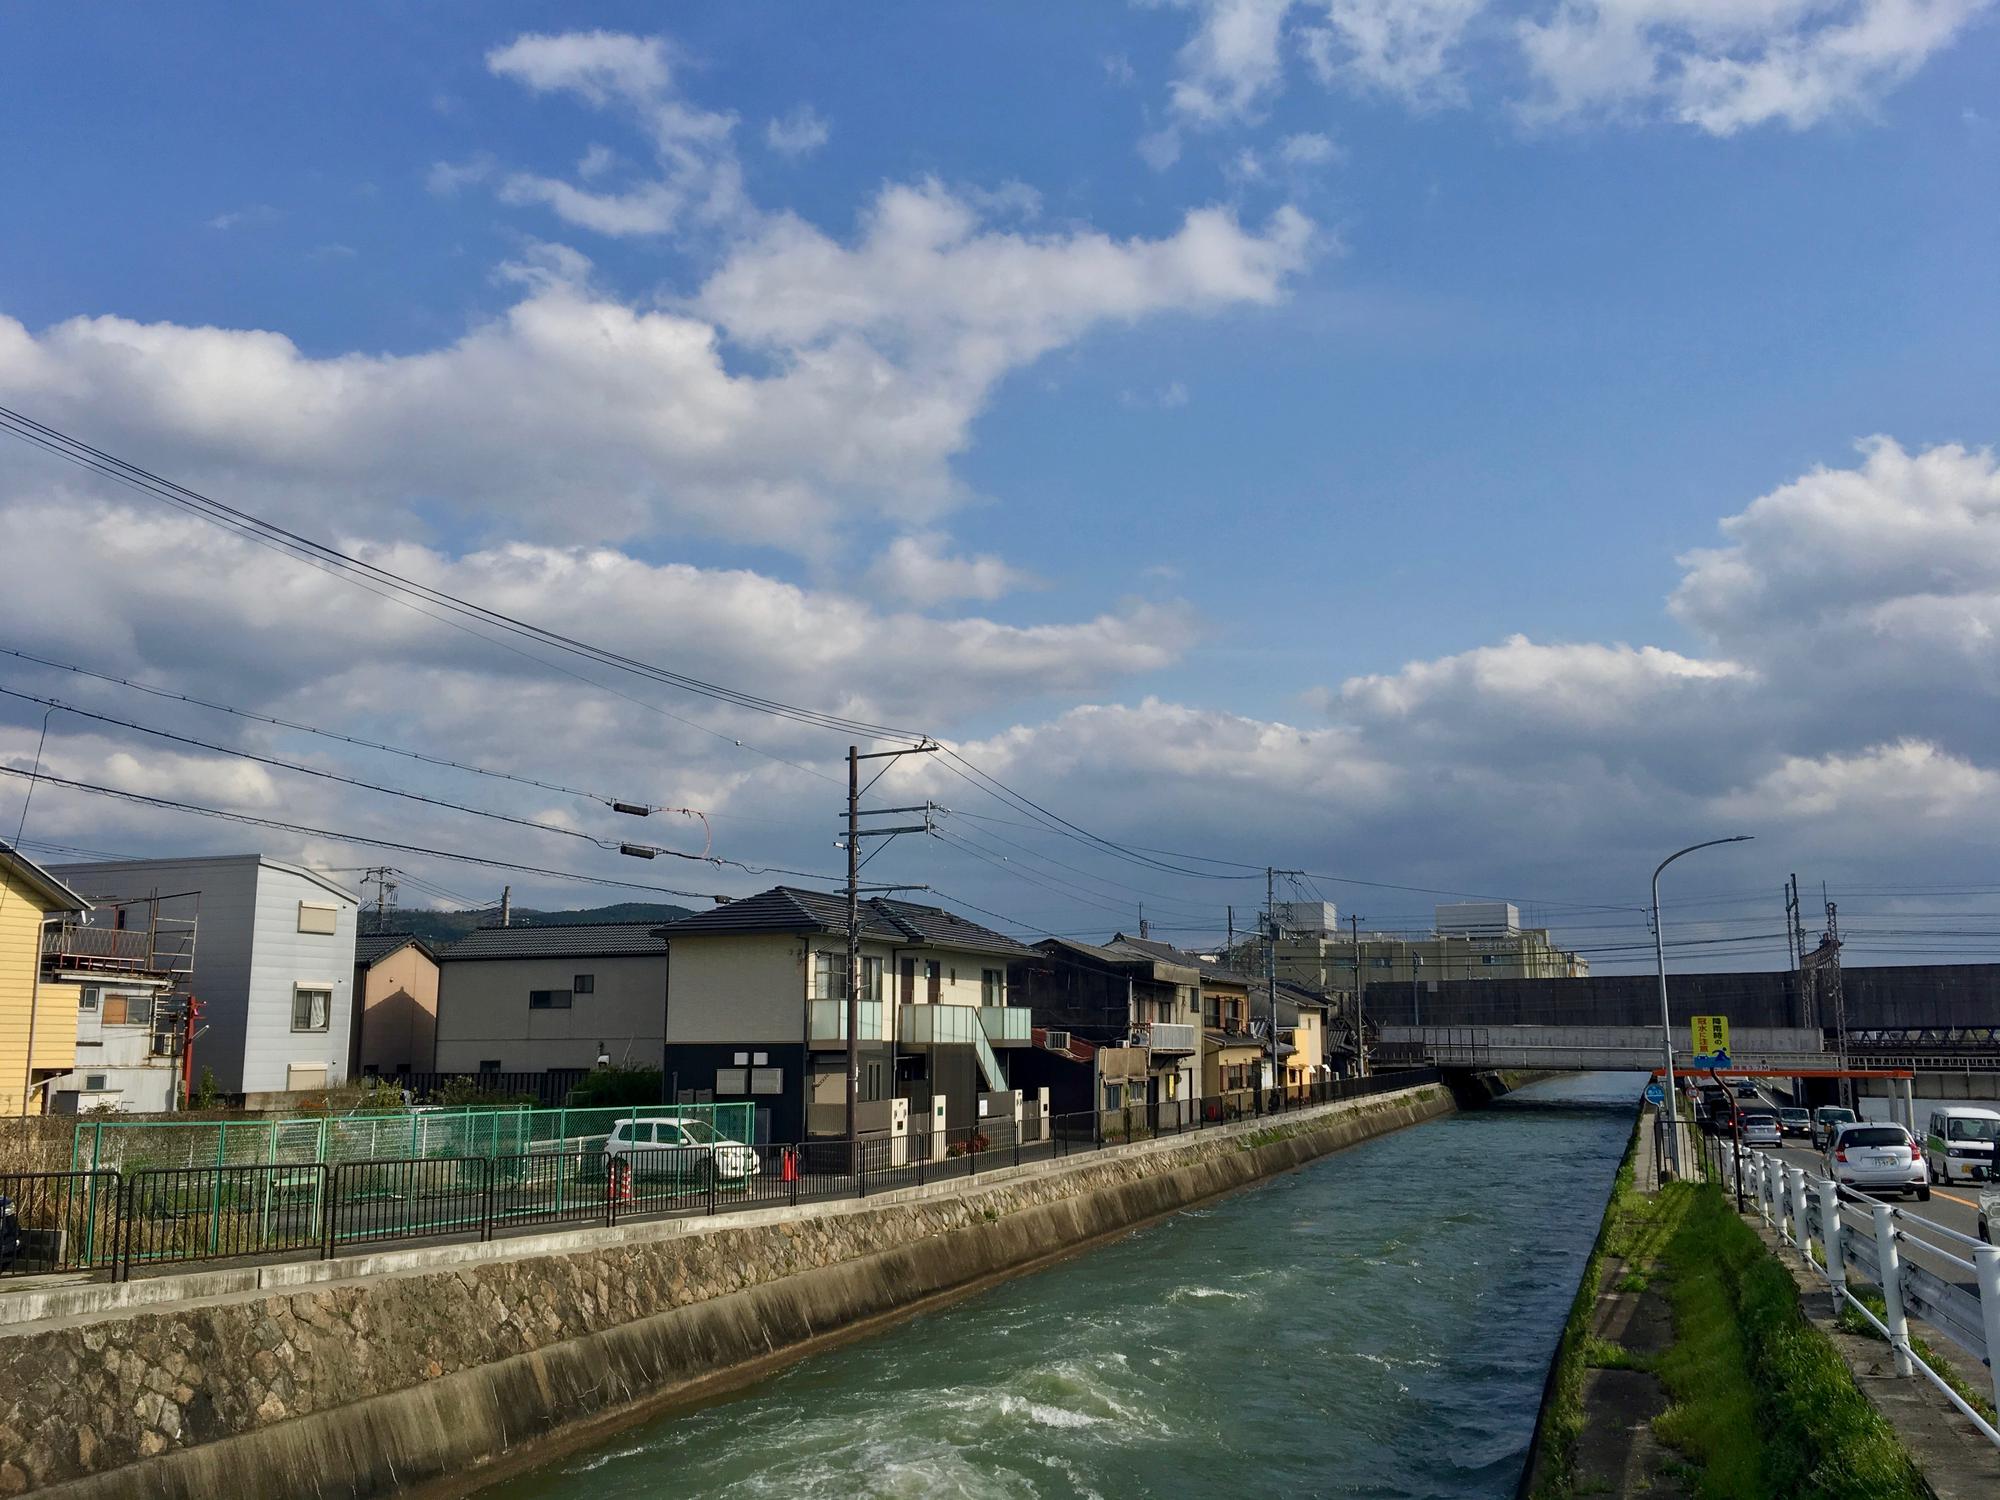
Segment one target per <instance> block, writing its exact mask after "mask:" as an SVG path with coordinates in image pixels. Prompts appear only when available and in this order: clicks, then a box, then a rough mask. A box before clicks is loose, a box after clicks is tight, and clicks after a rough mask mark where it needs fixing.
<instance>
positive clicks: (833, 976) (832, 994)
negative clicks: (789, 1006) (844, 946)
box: [812, 948, 847, 1000]
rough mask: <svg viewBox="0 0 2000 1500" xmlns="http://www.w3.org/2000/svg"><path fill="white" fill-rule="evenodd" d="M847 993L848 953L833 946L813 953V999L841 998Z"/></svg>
mask: <svg viewBox="0 0 2000 1500" xmlns="http://www.w3.org/2000/svg"><path fill="white" fill-rule="evenodd" d="M846 995H847V955H846V954H845V953H838V952H835V951H834V950H833V949H831V948H822V949H820V950H819V951H818V952H817V953H815V954H813V987H812V997H813V999H815V1000H840V999H844V998H845V997H846Z"/></svg>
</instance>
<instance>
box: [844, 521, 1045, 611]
mask: <svg viewBox="0 0 2000 1500" xmlns="http://www.w3.org/2000/svg"><path fill="white" fill-rule="evenodd" d="M950 545H951V539H950V538H949V537H947V536H945V535H944V534H943V533H942V532H936V531H922V532H916V533H914V534H912V535H908V536H899V537H897V538H896V539H895V540H894V541H892V542H891V543H890V544H889V546H888V548H887V549H886V550H885V551H884V552H883V554H882V556H881V557H880V558H879V559H877V561H876V562H875V564H874V566H873V567H871V568H870V569H869V573H868V579H869V582H870V584H871V585H873V587H874V588H875V589H876V590H877V591H879V592H881V593H883V594H886V595H887V596H888V597H889V598H891V599H896V600H900V601H901V602H903V603H905V604H911V605H914V606H916V607H917V608H918V609H930V608H932V607H934V606H936V605H939V604H960V603H963V602H965V601H967V600H975V599H976V600H991V599H999V598H1001V597H1003V596H1005V595H1007V594H1011V593H1013V592H1014V591H1015V590H1016V589H1021V588H1032V587H1034V586H1035V583H1036V580H1035V578H1034V576H1033V575H1032V574H1029V573H1026V572H1023V571H1021V570H1020V569H1018V568H1014V567H1011V566H1009V565H1008V564H1007V563H1006V562H1005V561H1003V560H1002V559H1000V558H998V557H995V556H993V555H991V554H990V553H981V554H980V555H978V556H976V557H958V556H954V555H953V554H952V553H951V552H950V551H949V550H948V549H949V547H950Z"/></svg>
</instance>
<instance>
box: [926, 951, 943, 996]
mask: <svg viewBox="0 0 2000 1500" xmlns="http://www.w3.org/2000/svg"><path fill="white" fill-rule="evenodd" d="M924 985H925V988H926V989H927V991H928V994H927V995H926V997H925V998H927V999H928V1000H929V1001H930V1002H931V1004H933V1005H936V1004H937V1003H938V1001H939V1000H940V999H941V998H943V995H944V965H943V964H941V963H939V962H938V961H937V960H936V959H934V958H927V959H925V960H924Z"/></svg>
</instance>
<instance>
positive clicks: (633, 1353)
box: [0, 1085, 1456, 1500]
mask: <svg viewBox="0 0 2000 1500" xmlns="http://www.w3.org/2000/svg"><path fill="white" fill-rule="evenodd" d="M1455 1109H1456V1105H1455V1103H1454V1102H1453V1100H1452V1098H1451V1096H1450V1094H1449V1093H1448V1092H1447V1091H1446V1090H1445V1089H1443V1088H1441V1087H1439V1086H1436V1085H1426V1086H1423V1087H1419V1088H1414V1089H1410V1090H1405V1091H1401V1092H1397V1093H1391V1094H1384V1095H1378V1096H1375V1097H1372V1098H1367V1099H1361V1100H1353V1101H1346V1102H1341V1103H1335V1104H1330V1105H1326V1106H1323V1107H1321V1108H1319V1109H1317V1110H1311V1111H1301V1112H1300V1113H1299V1114H1297V1115H1288V1116H1284V1117H1281V1118H1280V1119H1278V1120H1276V1121H1256V1120H1252V1121H1244V1122H1241V1123H1239V1124H1237V1125H1234V1126H1228V1127H1222V1128H1218V1129H1215V1130H1212V1131H1206V1132H1203V1133H1202V1134H1201V1135H1200V1136H1198V1137H1195V1138H1192V1139H1190V1138H1186V1137H1180V1138H1167V1139H1164V1140H1158V1141H1149V1142H1143V1143H1140V1144H1137V1145H1132V1146H1127V1147H1121V1148H1116V1149H1112V1150H1106V1151H1103V1152H1096V1153H1092V1154H1090V1155H1089V1156H1086V1157H1073V1158H1069V1159H1067V1160H1063V1161H1057V1162H1051V1163H1042V1164H1038V1165H1035V1166H1028V1167H1020V1168H1008V1169H1001V1170H996V1171H993V1172H991V1173H990V1174H982V1175H980V1176H979V1177H977V1178H973V1179H968V1180H956V1179H954V1180H952V1181H949V1182H942V1183H930V1184H927V1185H925V1186H924V1187H922V1188H913V1189H905V1190H902V1191H900V1192H897V1193H894V1194H890V1195H885V1196H884V1197H882V1198H879V1199H875V1198H871V1199H868V1200H866V1201H863V1202H858V1203H855V1202H844V1203H838V1204H827V1205H819V1206H815V1207H810V1208H798V1209H772V1210H767V1211H760V1212H753V1213H742V1214H735V1215H731V1216H729V1217H728V1218H727V1219H726V1220H723V1221H690V1220H679V1221H663V1222H656V1223H644V1224H631V1225H623V1226H619V1227H617V1228H614V1229H583V1230H573V1231H569V1232H566V1233H561V1234H551V1235H542V1236H536V1237H533V1238H524V1239H518V1240H505V1241H498V1242H494V1243H490V1244H485V1245H460V1246H447V1247H436V1248H427V1249H422V1250H411V1251H405V1252H400V1253H396V1254H386V1255H374V1256H355V1257H349V1258H346V1259H337V1260H331V1261H321V1262H311V1263H303V1264H289V1265H279V1266H269V1267H264V1268H261V1269H259V1270H257V1271H237V1272H214V1273H206V1274H201V1275H193V1276H183V1277H162V1278H157V1279H153V1280H147V1281H139V1282H133V1283H127V1284H123V1285H99V1286H88V1287H78V1288H73V1289H67V1290H63V1291H57V1292H46V1293H35V1294H22V1293H17V1294H15V1296H14V1297H11V1298H8V1299H6V1301H5V1302H0V1389H4V1390H5V1391H7V1392H8V1393H9V1394H8V1398H7V1402H6V1404H5V1406H0V1494H21V1493H46V1494H49V1495H54V1496H63V1497H83V1496H92V1497H97V1496H104V1497H112V1496H117V1497H126V1496H139V1497H147V1500H153V1497H158V1500H194V1497H210V1496H216V1495H257V1496H260V1497H266V1496H268V1497H273V1500H278V1497H287V1496H294V1495H299V1496H304V1495H313V1496H330V1495H343V1496H365V1495H376V1494H384V1493H388V1492H391V1491H394V1490H396V1489H398V1488H402V1487H407V1486H409V1485H411V1484H415V1483H421V1482H425V1481H429V1480H434V1479H437V1478H440V1477H443V1476H459V1477H462V1476H464V1475H465V1474H466V1473H467V1472H468V1471H471V1470H474V1469H476V1468H478V1467H479V1466H481V1465H486V1464H489V1463H492V1462H493V1461H495V1460H502V1461H505V1459H506V1458H508V1457H509V1456H513V1455H518V1454H519V1453H520V1452H521V1451H523V1448H524V1445H529V1444H532V1443H534V1442H535V1440H537V1439H545V1438H548V1437H550V1436H552V1435H554V1434H556V1433H558V1432H559V1431H562V1430H564V1429H574V1428H575V1427H576V1426H577V1424H586V1425H593V1426H594V1425H601V1424H607V1423H610V1422H613V1421H622V1420H629V1419H631V1418H633V1417H636V1416H638V1415H642V1414H644V1412H645V1411H646V1410H648V1409H649V1408H650V1407H652V1406H655V1405H658V1404H660V1403H662V1402H665V1401H668V1400H672V1399H676V1398H679V1399H685V1398H686V1397H688V1396H690V1395H692V1394H695V1393H697V1392H698V1391H699V1390H700V1389H701V1388H702V1387H703V1386H704V1385H705V1384H712V1383H720V1382H729V1381H733V1380H741V1379H745V1378H750V1377H751V1376H754V1375H755V1374H757V1373H760V1372H762V1371H763V1370H765V1369H767V1368H769V1366H770V1365H771V1364H772V1363H774V1362H777V1361H781V1360H784V1359H787V1358H790V1357H794V1356H796V1355H798V1354H800V1353H803V1352H805V1351H807V1350H809V1349H811V1348H814V1347H816V1346H818V1345H820V1344H822V1343H824V1342H826V1341H828V1340H830V1339H836V1338H839V1337H842V1336H845V1335H850V1334H852V1333H853V1332H854V1331H856V1330H857V1329H860V1328H864V1327H866V1326H867V1325H869V1323H870V1322H871V1321H872V1320H877V1319H881V1318H884V1317H888V1316H892V1315H895V1314H897V1313H900V1312H904V1311H908V1310H910V1309H913V1308H916V1307H921V1306H923V1305H925V1304H926V1303H928V1302H932V1301H934V1300H937V1299H940V1298H945V1297H949V1296H952V1295H954V1294H956V1293H959V1292H962V1291H964V1290H967V1289H970V1288H973V1287H976V1286H979V1285H981V1284H983V1283H985V1282H988V1281H991V1280H993V1279H995V1278H999V1277H1004V1276H1008V1275H1011V1274H1014V1273H1016V1272H1019V1271H1021V1270H1025V1269H1027V1268H1029V1267H1032V1266H1035V1265H1038V1264H1041V1263H1043V1262H1046V1261H1048V1260H1049V1259H1051V1258H1053V1257H1057V1256H1061V1255H1064V1254H1067V1253H1070V1252H1072V1251H1074V1250H1077V1249H1079V1248H1082V1247H1085V1246H1088V1245H1090V1244H1092V1243H1094V1242H1096V1241H1099V1240H1102V1239H1104V1238H1106V1237H1109V1236H1114V1235H1117V1234H1120V1233H1121V1232H1123V1231H1125V1230H1127V1229H1129V1228H1131V1227H1133V1226H1135V1225H1138V1224H1142V1223H1145V1222H1147V1221H1149V1220H1152V1219H1156V1218H1158V1217H1160V1216H1161V1215H1164V1214H1169V1213H1172V1212H1174V1211H1176V1210H1178V1209H1181V1208H1185V1207H1188V1206H1189V1205H1192V1204H1195V1203H1199V1202H1201V1201H1203V1200H1205V1199H1209V1198H1213V1197H1216V1196H1218V1195H1220V1194H1224V1193H1228V1192H1230V1191H1232V1190H1234V1189H1237V1188H1240V1187H1244V1186H1247V1185H1249V1184H1251V1183H1254V1182H1256V1181H1258V1180H1259V1179H1261V1178H1265V1177H1268V1176H1271V1175H1273V1174H1276V1173H1280V1172H1285V1171H1288V1170H1290V1169H1292V1168H1294V1167H1297V1166H1300V1165H1303V1164H1304V1163H1306V1162H1309V1161H1312V1160H1314V1159H1315V1158H1318V1157H1321V1156H1324V1155H1326V1154H1327V1153H1329V1152H1333V1151H1337V1150H1339V1149H1340V1148H1342V1147H1344V1146H1347V1145H1351V1144H1353V1143H1355V1142H1357V1141H1362V1140H1367V1139H1370V1138H1372V1137H1375V1136H1380V1135H1383V1134H1386V1133H1388V1132H1390V1131H1394V1130H1398V1129H1401V1128H1402V1127H1404V1126H1408V1125H1414V1124H1418V1123H1421V1122H1423V1121H1425V1120H1430V1119H1435V1118H1437V1117H1439V1116H1442V1115H1447V1114H1450V1113H1452V1112H1454V1110H1455Z"/></svg>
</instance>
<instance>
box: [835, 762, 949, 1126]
mask: <svg viewBox="0 0 2000 1500" xmlns="http://www.w3.org/2000/svg"><path fill="white" fill-rule="evenodd" d="M937 748H938V747H937V746H936V745H933V744H932V743H931V742H930V741H929V740H925V741H923V742H921V743H920V744H917V745H913V746H911V747H910V748H909V749H907V750H878V751H876V752H874V753H873V754H870V755H863V754H862V753H861V747H860V746H858V745H849V746H848V747H847V1143H848V1151H849V1155H850V1157H852V1155H853V1152H854V1148H855V1146H856V1143H857V1142H859V1140H860V1139H861V1132H860V1129H859V1127H858V1123H857V1122H858V1120H859V1111H860V1103H861V867H862V865H864V864H865V863H867V861H866V860H864V859H862V858H861V841H862V839H864V838H890V839H893V838H894V837H895V836H896V835H897V834H899V833H929V832H930V831H931V805H930V803H928V802H926V803H924V804H923V805H922V806H920V807H878V808H875V809H873V810H872V811H874V812H877V813H887V812H920V813H922V814H923V815H924V821H923V822H921V823H917V824H906V825H904V826H902V827H899V828H869V829H866V830H863V828H862V827H861V818H862V811H861V793H862V791H863V790H864V788H863V787H862V785H861V762H863V761H864V760H886V761H891V762H894V761H896V760H898V759H900V758H901V757H902V756H905V755H924V754H928V753H929V752H931V751H933V750H935V749H937ZM888 769H889V768H888V767H887V766H884V767H883V768H882V771H880V772H877V773H876V776H875V781H879V780H881V779H882V775H883V774H884V773H886V772H887V771H888ZM875 781H870V782H869V783H868V785H869V786H873V785H875ZM874 857H875V856H874V855H872V854H871V855H869V856H868V858H869V859H873V858H874ZM869 889H870V890H876V891H910V890H923V889H925V887H923V886H908V885H884V886H870V887H869ZM895 1088H896V1081H895V1080H894V1079H893V1078H892V1079H890V1080H889V1090H890V1093H891V1094H893V1093H894V1092H895ZM852 1164H853V1163H852V1161H850V1166H852Z"/></svg>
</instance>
